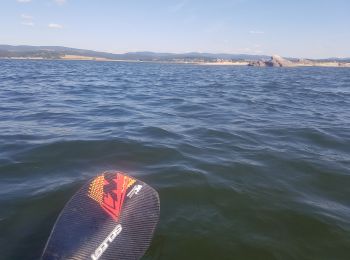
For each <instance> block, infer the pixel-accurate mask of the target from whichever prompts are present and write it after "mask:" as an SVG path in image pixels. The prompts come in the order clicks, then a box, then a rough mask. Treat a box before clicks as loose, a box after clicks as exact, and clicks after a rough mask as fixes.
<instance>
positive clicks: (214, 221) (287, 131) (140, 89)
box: [0, 60, 350, 259]
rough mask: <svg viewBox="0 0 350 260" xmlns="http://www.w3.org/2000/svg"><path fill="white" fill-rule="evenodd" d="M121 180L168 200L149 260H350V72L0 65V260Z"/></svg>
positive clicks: (24, 254) (32, 255)
mask: <svg viewBox="0 0 350 260" xmlns="http://www.w3.org/2000/svg"><path fill="white" fill-rule="evenodd" d="M113 169H115V170H122V171H124V172H126V173H128V174H130V175H132V176H135V177H137V178H139V179H140V180H142V181H144V182H146V183H148V184H149V185H151V186H152V187H154V188H155V189H156V190H157V191H158V192H159V195H160V200H161V218H160V223H159V226H158V229H157V231H156V234H155V237H154V240H153V243H152V245H151V247H150V250H149V251H148V252H147V254H146V256H145V257H144V259H349V256H350V69H342V68H250V67H231V66H200V65H176V64H152V63H126V62H125V63H124V62H89V61H6V60H2V61H0V252H1V256H0V258H1V259H38V257H39V256H40V254H41V252H42V249H43V247H44V245H45V243H46V240H47V238H48V236H49V233H50V230H51V228H52V227H53V224H54V222H55V220H56V218H57V216H58V214H59V212H60V210H61V209H62V208H63V206H64V205H65V203H66V202H67V201H68V200H69V198H70V197H71V196H72V195H73V194H74V193H75V192H76V191H77V190H78V189H79V187H80V186H81V185H82V184H83V183H85V181H86V180H88V179H89V178H91V177H92V176H94V175H96V174H97V173H99V172H101V171H104V170H113Z"/></svg>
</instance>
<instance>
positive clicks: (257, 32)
mask: <svg viewBox="0 0 350 260" xmlns="http://www.w3.org/2000/svg"><path fill="white" fill-rule="evenodd" d="M249 33H250V34H264V33H265V32H263V31H254V30H252V31H249Z"/></svg>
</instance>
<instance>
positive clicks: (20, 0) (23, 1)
mask: <svg viewBox="0 0 350 260" xmlns="http://www.w3.org/2000/svg"><path fill="white" fill-rule="evenodd" d="M31 1H32V0H17V2H18V3H29V2H31Z"/></svg>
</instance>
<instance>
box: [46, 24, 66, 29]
mask: <svg viewBox="0 0 350 260" xmlns="http://www.w3.org/2000/svg"><path fill="white" fill-rule="evenodd" d="M48 27H49V28H52V29H63V25H61V24H58V23H50V24H49V25H48Z"/></svg>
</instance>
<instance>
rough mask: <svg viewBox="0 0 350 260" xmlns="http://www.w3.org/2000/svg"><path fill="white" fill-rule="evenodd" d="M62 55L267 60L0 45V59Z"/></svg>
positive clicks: (59, 56) (254, 56)
mask: <svg viewBox="0 0 350 260" xmlns="http://www.w3.org/2000/svg"><path fill="white" fill-rule="evenodd" d="M64 55H77V56H89V57H96V58H104V59H111V60H140V61H176V60H189V61H190V60H196V59H201V60H204V61H213V60H217V59H223V60H259V59H267V58H269V56H266V55H249V54H226V53H219V54H214V53H199V52H189V53H158V52H147V51H146V52H127V53H124V54H114V53H108V52H99V51H91V50H84V49H76V48H69V47H62V46H30V45H18V46H14V45H0V58H16V57H23V58H26V57H38V58H39V57H41V58H47V59H60V58H62V57H63V56H64Z"/></svg>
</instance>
